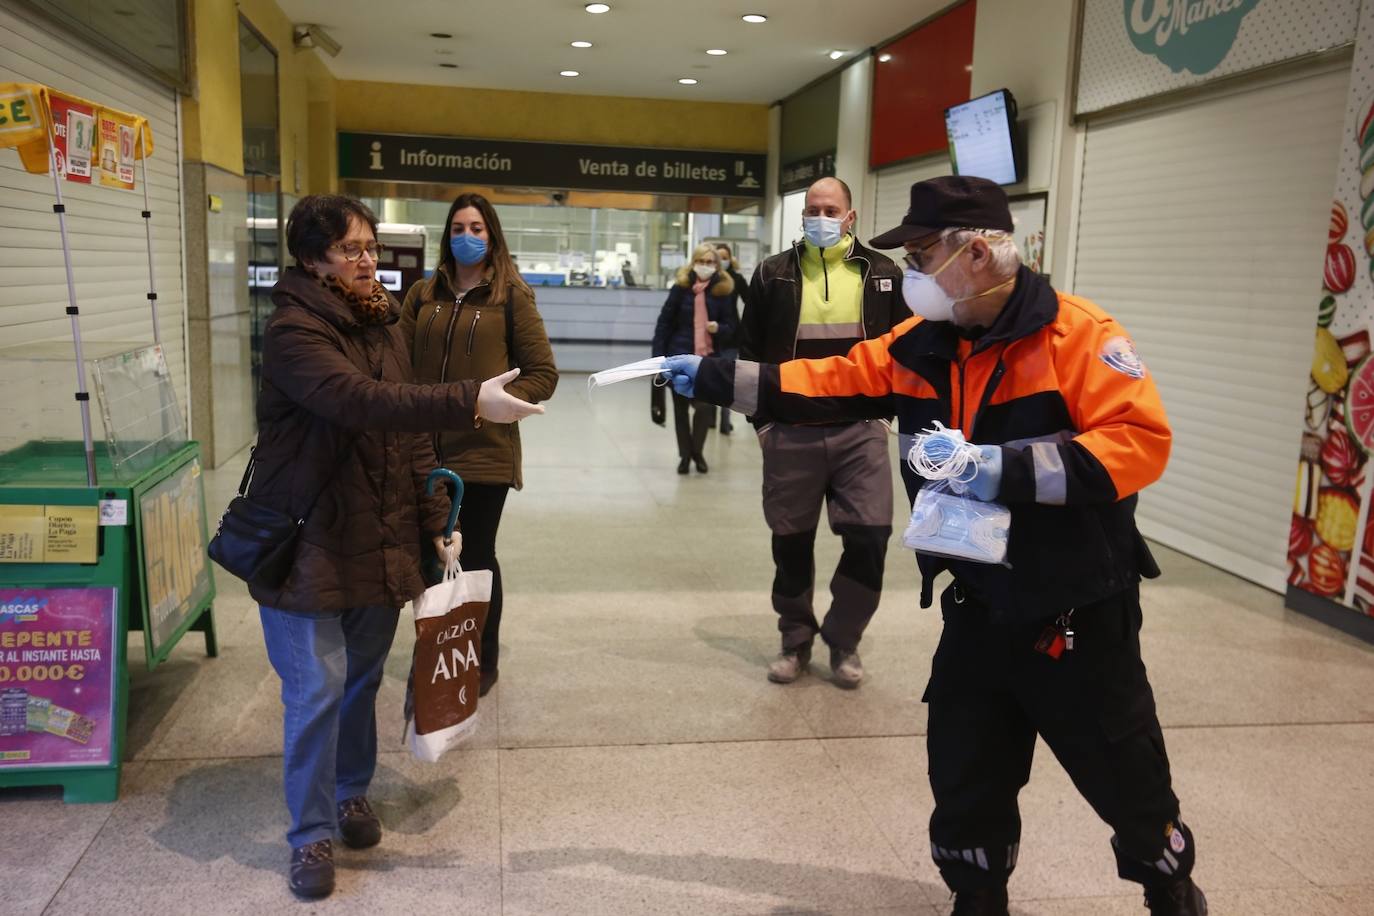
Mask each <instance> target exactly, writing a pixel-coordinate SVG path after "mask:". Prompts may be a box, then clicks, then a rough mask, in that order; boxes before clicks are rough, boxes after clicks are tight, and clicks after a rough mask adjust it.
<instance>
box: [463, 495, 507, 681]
mask: <svg viewBox="0 0 1374 916" xmlns="http://www.w3.org/2000/svg"><path fill="white" fill-rule="evenodd" d="M509 493H510V487H509V486H507V485H506V484H503V483H502V484H491V483H469V484H467V485H466V486H465V487H464V490H463V509H462V512H461V513H459V515H458V519H459V528H460V530H461V531H462V532H463V552H462V554H461V555H460V556H459V558H458V562H459V563H461V564H462V566H463V569H464V570H474V569H489V570H491V606H490V608H489V609H488V611H487V622H486V625H485V626H483V628H482V670H483V671H494V670H496V668H497V665H498V664H499V662H500V660H501V605H502V598H503V593H502V589H501V564H500V563H499V562H497V560H496V531H497V529H498V528H500V527H501V513H502V512H503V511H504V510H505V508H506V496H507V494H509Z"/></svg>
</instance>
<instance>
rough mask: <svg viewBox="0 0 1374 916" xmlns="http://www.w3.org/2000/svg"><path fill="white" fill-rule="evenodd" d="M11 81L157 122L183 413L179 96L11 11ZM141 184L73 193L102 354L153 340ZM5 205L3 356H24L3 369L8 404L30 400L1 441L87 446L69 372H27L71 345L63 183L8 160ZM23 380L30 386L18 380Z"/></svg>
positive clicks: (161, 238)
mask: <svg viewBox="0 0 1374 916" xmlns="http://www.w3.org/2000/svg"><path fill="white" fill-rule="evenodd" d="M12 80H13V81H22V82H35V83H44V84H47V85H49V86H53V87H56V88H59V89H63V90H66V91H68V92H71V93H74V94H76V95H79V96H82V97H84V98H88V99H90V100H92V101H96V102H102V103H105V104H107V105H111V106H113V107H115V108H119V109H123V110H125V111H130V112H135V113H137V114H140V115H143V116H144V117H146V118H147V119H148V122H149V124H150V126H151V128H152V133H153V140H154V144H155V149H154V153H153V156H152V158H151V159H150V160H149V161H148V181H149V185H150V187H149V198H150V208H151V210H152V213H153V221H152V230H153V261H154V265H155V270H156V280H157V293H158V308H159V313H160V314H159V323H160V324H161V328H162V343H163V348H164V350H165V351H166V356H167V364H168V368H169V369H170V371H171V374H172V378H173V380H174V382H175V386H176V391H177V399H178V401H179V402H180V404H181V407H182V411H183V413H184V412H185V411H186V409H187V403H188V402H187V377H188V376H187V366H186V346H185V332H184V328H185V311H186V309H185V290H184V284H183V279H182V266H183V265H182V225H181V223H182V199H181V137H180V130H179V124H178V115H179V106H178V100H177V95H176V92H175V91H174V90H173V89H171V88H168V87H166V86H162V85H159V84H157V83H154V82H152V81H150V80H147V79H145V78H144V77H142V76H139V75H138V74H135V73H132V72H130V71H129V70H128V69H127V68H125V67H122V66H120V65H119V64H118V62H116V61H114V60H112V59H111V58H110V57H109V55H108V54H106V53H105V52H103V51H100V50H98V49H95V48H92V47H89V46H87V45H84V44H82V43H81V42H80V41H79V40H78V39H75V38H73V37H71V36H69V35H65V34H62V33H61V31H60V30H59V29H58V28H57V27H56V26H53V25H51V24H49V23H47V22H45V21H42V20H38V19H31V18H29V16H28V15H26V14H24V13H22V12H18V11H15V10H12V9H9V8H0V82H8V81H12ZM136 174H137V176H138V177H137V180H138V182H139V187H138V189H137V190H135V191H123V190H118V189H114V188H106V187H100V186H99V185H81V184H76V183H74V182H63V187H62V193H63V197H64V200H65V203H66V206H67V229H68V236H69V239H70V241H71V246H72V265H73V273H74V275H75V279H76V293H77V303H78V305H79V306H80V308H81V330H82V335H83V337H84V338H85V339H86V340H87V341H90V342H91V343H92V344H94V345H96V349H98V344H99V343H100V342H102V341H107V342H109V341H129V342H136V343H152V340H153V328H152V318H151V315H150V310H149V307H148V299H147V293H148V255H147V242H146V239H145V236H144V225H143V218H142V211H143V190H142V181H143V174H142V170H141V169H140V170H139V171H138V172H137V173H136ZM0 195H3V197H4V204H3V205H2V206H0V346H3V347H6V348H13V349H9V350H8V351H7V354H8V355H9V356H10V358H9V359H5V360H0V363H9V365H8V366H4V365H0V380H3V382H4V383H5V387H6V390H7V394H10V395H11V396H13V395H14V393H15V392H16V391H22V392H23V395H24V396H23V398H22V399H19V400H22V403H14V401H15V400H16V399H15V398H13V397H10V398H7V399H6V400H7V401H9V403H7V404H5V405H3V406H0V412H3V413H0V420H3V422H0V427H5V428H4V429H0V439H3V444H4V445H5V446H10V445H13V444H15V443H12V442H11V441H10V439H11V438H14V437H16V436H17V437H18V438H19V439H20V440H21V441H22V440H24V439H28V438H33V437H49V438H64V439H71V438H79V437H80V434H81V425H80V420H79V416H78V414H77V411H76V409H75V407H74V406H73V404H72V391H73V388H74V383H75V380H74V376H73V374H72V372H71V370H70V367H69V366H68V367H65V368H64V367H62V366H61V364H60V363H53V364H49V365H44V366H41V367H37V368H36V366H35V364H27V367H26V365H25V363H24V362H23V360H22V357H23V356H24V354H26V353H35V352H39V351H40V350H44V349H51V350H54V351H55V352H61V351H60V348H56V347H51V348H43V347H35V346H32V345H34V344H37V343H38V342H41V341H54V342H66V343H67V344H68V345H69V344H70V340H71V331H70V327H71V325H70V320H69V319H68V317H67V315H66V307H67V287H66V276H65V272H64V268H63V262H62V244H61V238H60V236H59V234H58V227H57V218H56V217H55V216H54V215H53V210H52V206H53V185H52V178H51V177H50V176H48V175H30V174H28V173H26V172H25V171H24V170H23V168H22V167H21V166H20V164H19V157H18V155H17V154H16V153H14V152H12V151H0ZM90 353H91V351H90V350H88V351H87V355H88V358H89V356H90ZM16 357H18V358H16ZM20 373H27V374H28V375H27V376H26V377H16V376H17V375H18V374H20ZM37 376H41V377H37ZM95 413H96V411H92V414H93V417H94V414H95ZM93 422H94V428H93V430H92V432H93V433H94V434H95V436H96V437H97V438H100V437H101V436H102V435H103V429H102V428H101V426H100V422H99V421H98V420H94V421H93Z"/></svg>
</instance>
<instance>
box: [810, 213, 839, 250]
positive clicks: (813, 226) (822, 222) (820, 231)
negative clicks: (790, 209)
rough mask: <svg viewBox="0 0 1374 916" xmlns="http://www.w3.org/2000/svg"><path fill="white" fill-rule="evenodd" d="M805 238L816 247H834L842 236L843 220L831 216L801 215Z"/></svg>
mask: <svg viewBox="0 0 1374 916" xmlns="http://www.w3.org/2000/svg"><path fill="white" fill-rule="evenodd" d="M802 230H803V231H804V232H805V233H806V240H807V241H808V242H810V243H811V244H812V245H815V246H816V247H817V248H834V247H835V246H836V245H838V244H839V243H840V239H842V238H844V220H842V219H836V218H835V217H833V216H803V217H802Z"/></svg>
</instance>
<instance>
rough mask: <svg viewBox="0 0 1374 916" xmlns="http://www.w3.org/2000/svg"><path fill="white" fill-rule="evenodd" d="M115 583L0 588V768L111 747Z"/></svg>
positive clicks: (74, 759)
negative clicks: (100, 585) (94, 586)
mask: <svg viewBox="0 0 1374 916" xmlns="http://www.w3.org/2000/svg"><path fill="white" fill-rule="evenodd" d="M117 601H118V590H117V589H114V588H37V589H29V588H23V589H16V588H8V589H0V770H4V769H10V768H24V767H61V766H99V765H103V764H109V763H111V762H112V759H113V755H114V722H113V720H114V696H115V681H114V678H115V670H116V667H117V666H116V658H115V633H116V632H117V629H118V628H117V627H116V625H115V615H116V613H117V609H118V604H117Z"/></svg>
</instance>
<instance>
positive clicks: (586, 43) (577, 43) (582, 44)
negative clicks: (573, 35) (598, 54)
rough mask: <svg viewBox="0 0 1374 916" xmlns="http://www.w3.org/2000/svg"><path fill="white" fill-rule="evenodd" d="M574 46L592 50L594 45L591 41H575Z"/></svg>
mask: <svg viewBox="0 0 1374 916" xmlns="http://www.w3.org/2000/svg"><path fill="white" fill-rule="evenodd" d="M572 46H573V47H574V48H590V47H591V46H592V43H591V42H590V41H574V42H573V43H572Z"/></svg>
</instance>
